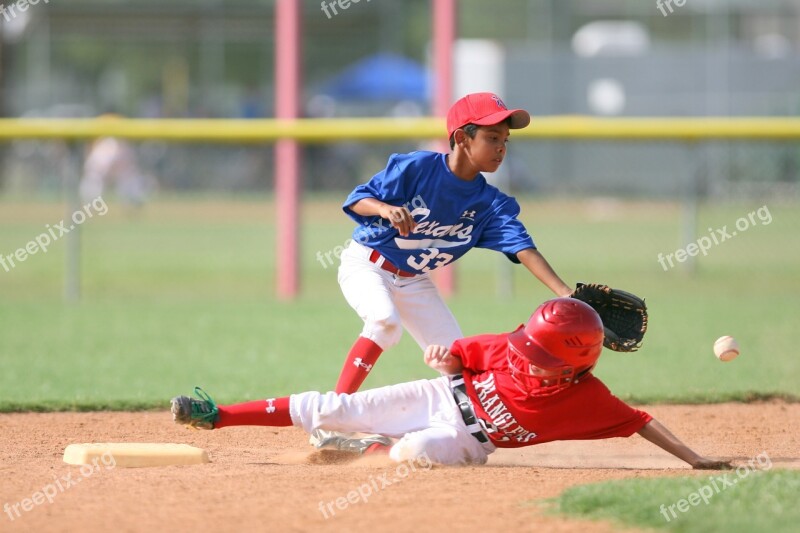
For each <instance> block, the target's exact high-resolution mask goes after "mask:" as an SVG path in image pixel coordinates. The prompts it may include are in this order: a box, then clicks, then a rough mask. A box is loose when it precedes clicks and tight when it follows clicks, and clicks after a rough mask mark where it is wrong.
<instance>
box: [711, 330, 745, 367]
mask: <svg viewBox="0 0 800 533" xmlns="http://www.w3.org/2000/svg"><path fill="white" fill-rule="evenodd" d="M714 355H716V356H717V359H719V360H720V361H733V360H734V359H736V358H737V357H738V356H739V343H738V342H736V339H734V338H733V337H731V336H730V335H725V336H724V337H720V338H719V339H717V340H716V341H715V342H714Z"/></svg>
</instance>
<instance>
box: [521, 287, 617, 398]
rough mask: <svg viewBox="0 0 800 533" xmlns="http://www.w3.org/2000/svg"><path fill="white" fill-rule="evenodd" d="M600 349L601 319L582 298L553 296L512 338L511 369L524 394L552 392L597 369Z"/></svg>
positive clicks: (601, 347) (601, 343)
mask: <svg viewBox="0 0 800 533" xmlns="http://www.w3.org/2000/svg"><path fill="white" fill-rule="evenodd" d="M602 350H603V322H602V321H601V320H600V315H598V314H597V312H596V311H595V310H594V309H592V308H591V306H589V305H588V304H586V303H584V302H582V301H580V300H576V299H574V298H555V299H553V300H548V301H546V302H545V303H543V304H542V305H540V306H539V307H538V308H537V309H536V311H534V312H533V314H532V315H531V318H530V319H529V320H528V322H527V324H525V325H523V326H520V327H519V328H518V329H517V330H516V331H514V332H513V333H511V334H510V335H509V336H508V365H509V368H510V370H511V377H512V378H513V379H514V382H515V383H516V384H517V387H519V389H520V390H522V391H523V392H524V393H526V394H528V395H529V396H536V395H544V394H552V393H554V392H557V391H559V390H562V389H565V388H567V387H569V386H570V385H571V384H572V383H573V380H574V379H575V376H576V375H577V374H579V373H581V372H585V371H588V370H591V369H592V368H594V365H595V364H596V363H597V359H598V358H599V357H600V352H601V351H602Z"/></svg>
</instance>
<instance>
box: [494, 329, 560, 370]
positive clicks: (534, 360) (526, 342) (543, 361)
mask: <svg viewBox="0 0 800 533" xmlns="http://www.w3.org/2000/svg"><path fill="white" fill-rule="evenodd" d="M508 345H509V347H510V348H511V349H513V350H514V351H516V352H517V353H518V354H520V355H522V356H524V357H525V358H526V359H528V360H529V361H530V362H531V364H533V365H535V366H537V367H539V368H543V369H554V368H561V367H563V366H565V364H566V363H565V362H564V361H563V360H562V359H559V358H558V357H555V356H554V355H552V354H551V353H550V352H548V351H547V350H545V349H544V348H542V347H541V346H540V345H539V344H538V343H537V342H536V341H534V340H533V339H531V338H530V337H528V335H527V334H526V333H525V328H524V327H523V326H520V327H519V328H518V329H517V330H516V331H514V332H513V333H511V334H509V336H508Z"/></svg>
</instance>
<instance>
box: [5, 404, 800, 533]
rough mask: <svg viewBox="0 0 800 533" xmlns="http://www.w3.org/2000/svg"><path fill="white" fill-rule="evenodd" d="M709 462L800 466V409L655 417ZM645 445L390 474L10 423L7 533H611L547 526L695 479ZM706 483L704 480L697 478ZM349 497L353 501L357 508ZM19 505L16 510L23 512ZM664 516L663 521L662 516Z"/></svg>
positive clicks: (369, 462)
mask: <svg viewBox="0 0 800 533" xmlns="http://www.w3.org/2000/svg"><path fill="white" fill-rule="evenodd" d="M645 410H647V411H648V412H650V413H651V414H653V415H654V416H655V417H656V418H658V419H659V420H661V421H662V422H663V423H665V424H666V425H667V426H668V427H670V428H671V429H672V430H673V431H674V432H675V433H676V434H677V435H678V436H679V437H681V438H682V439H684V440H685V441H686V442H687V443H689V444H690V445H691V446H692V447H694V448H695V449H696V450H698V451H699V452H701V453H704V454H707V455H714V456H723V457H728V458H732V459H734V461H735V462H737V463H744V462H746V461H747V460H748V459H750V458H752V457H755V456H756V455H758V454H763V453H767V454H768V455H769V458H770V460H771V462H772V465H773V467H776V468H793V469H796V468H800V456H798V450H800V435H798V433H797V432H796V431H794V430H793V429H792V428H797V427H800V404H786V403H782V402H769V403H758V404H722V405H713V406H711V405H705V406H648V407H646V408H645ZM80 442H181V443H187V444H192V445H194V446H199V447H202V448H205V449H206V450H207V451H208V452H209V455H210V456H211V460H212V463H211V464H206V465H199V466H181V467H178V466H173V467H162V468H139V469H125V468H121V467H114V465H113V461H112V460H110V458H109V460H108V461H105V462H101V463H98V465H97V468H95V469H87V468H84V469H83V470H81V468H79V467H76V466H70V465H67V464H65V463H63V462H62V454H63V452H64V448H65V447H66V446H67V445H68V444H71V443H80ZM692 472H693V471H692V470H690V469H688V467H686V466H685V465H683V464H682V463H681V462H680V461H678V460H676V459H674V458H672V457H671V456H669V455H667V454H666V453H665V452H662V451H661V450H659V449H658V448H655V447H654V446H652V445H651V444H649V443H647V442H646V441H644V440H643V439H641V438H640V437H638V436H634V437H632V438H629V439H611V440H606V441H593V442H583V441H581V442H568V443H563V442H562V443H550V444H544V445H540V446H535V447H531V448H527V449H523V450H500V451H498V452H497V453H495V454H494V455H493V456H492V457H491V459H490V462H489V464H488V465H486V466H483V467H464V468H452V467H451V468H445V467H432V468H431V467H430V466H429V465H428V464H425V463H424V462H423V463H420V464H416V465H409V464H400V465H395V464H390V463H389V462H388V461H386V460H385V459H383V458H374V457H366V458H359V459H356V460H348V458H344V457H342V456H341V455H336V454H333V453H321V452H315V451H313V450H312V449H311V448H310V447H309V446H308V444H307V439H306V437H305V435H304V434H303V433H302V432H301V431H300V430H298V429H294V428H289V429H279V430H276V429H271V428H230V429H225V430H220V431H214V432H205V431H202V432H201V431H189V430H185V429H184V428H181V427H177V426H175V425H173V423H172V421H171V418H170V414H169V413H168V412H166V411H165V412H148V413H107V412H104V413H52V414H36V413H27V414H5V415H0V475H1V476H2V484H0V505H3V506H4V507H3V513H2V515H0V531H85V532H99V531H111V530H114V531H126V532H127V531H129V532H138V531H187V532H188V531H192V532H196V531H311V530H314V531H411V530H413V531H416V532H426V531H434V530H450V531H452V530H461V529H464V530H466V529H470V530H472V529H474V530H479V531H487V532H488V531H531V530H542V531H581V532H582V533H588V532H590V531H611V530H612V529H613V526H612V525H611V524H605V523H587V522H580V521H575V520H568V519H564V518H560V517H553V516H549V515H547V514H545V512H544V510H543V508H542V506H541V505H540V504H539V503H537V502H538V501H539V500H541V499H543V498H550V497H553V496H556V495H558V494H559V493H560V492H561V491H562V490H563V489H564V488H566V487H569V486H572V485H577V484H584V483H590V482H594V481H601V480H607V479H619V478H628V477H651V476H674V475H685V474H691V473H692ZM697 474H698V475H703V474H707V473H702V472H701V473H697ZM348 498H349V500H348ZM15 505H16V507H15ZM653 512H654V513H657V512H658V510H657V509H653Z"/></svg>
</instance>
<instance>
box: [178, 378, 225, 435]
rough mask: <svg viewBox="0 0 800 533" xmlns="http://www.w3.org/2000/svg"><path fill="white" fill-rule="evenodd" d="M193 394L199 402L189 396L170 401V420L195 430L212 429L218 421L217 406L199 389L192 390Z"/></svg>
mask: <svg viewBox="0 0 800 533" xmlns="http://www.w3.org/2000/svg"><path fill="white" fill-rule="evenodd" d="M194 394H195V396H197V397H198V398H199V400H198V399H196V398H190V397H189V396H177V397H175V398H173V399H172V420H173V421H174V422H175V423H176V424H183V425H185V426H188V427H193V428H195V429H214V423H215V422H216V421H217V420H218V419H219V409H218V408H217V404H216V403H214V400H212V399H211V396H209V395H208V394H206V391H204V390H203V389H201V388H200V387H195V388H194Z"/></svg>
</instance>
